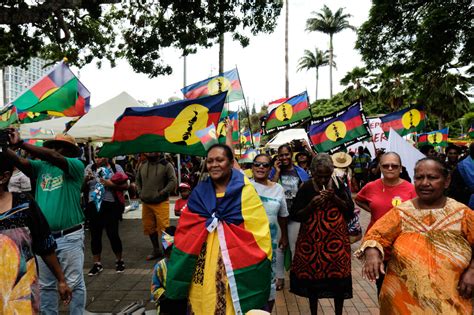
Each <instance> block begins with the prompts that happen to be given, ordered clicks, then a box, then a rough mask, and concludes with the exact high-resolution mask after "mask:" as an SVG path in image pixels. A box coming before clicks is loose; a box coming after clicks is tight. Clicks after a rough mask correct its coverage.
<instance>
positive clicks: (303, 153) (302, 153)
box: [295, 151, 311, 162]
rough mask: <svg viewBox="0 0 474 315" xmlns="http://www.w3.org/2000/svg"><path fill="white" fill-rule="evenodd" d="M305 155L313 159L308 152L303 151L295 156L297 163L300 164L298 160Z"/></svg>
mask: <svg viewBox="0 0 474 315" xmlns="http://www.w3.org/2000/svg"><path fill="white" fill-rule="evenodd" d="M303 155H304V156H306V157H307V158H308V159H310V158H311V154H309V152H308V151H301V152H298V153H296V155H295V160H296V162H298V158H299V157H300V156H303Z"/></svg>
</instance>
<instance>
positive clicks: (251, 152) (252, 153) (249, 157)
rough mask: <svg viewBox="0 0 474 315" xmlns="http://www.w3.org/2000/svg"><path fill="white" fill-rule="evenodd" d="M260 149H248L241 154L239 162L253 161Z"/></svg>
mask: <svg viewBox="0 0 474 315" xmlns="http://www.w3.org/2000/svg"><path fill="white" fill-rule="evenodd" d="M257 154H258V151H257V150H255V149H250V148H249V149H247V150H245V152H244V154H242V155H241V156H240V159H239V163H252V162H253V159H255V157H256V156H257Z"/></svg>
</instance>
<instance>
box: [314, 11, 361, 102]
mask: <svg viewBox="0 0 474 315" xmlns="http://www.w3.org/2000/svg"><path fill="white" fill-rule="evenodd" d="M343 10H344V9H343V8H339V9H338V10H337V11H336V13H334V14H333V13H332V11H331V9H329V8H328V7H327V6H326V5H325V6H324V7H323V8H322V9H321V12H319V13H317V12H312V14H314V15H315V17H312V18H309V19H307V20H306V30H307V31H310V32H313V31H316V32H322V33H324V34H328V35H329V84H330V85H329V93H330V95H331V97H332V64H333V61H334V49H333V45H332V38H333V36H334V34H337V33H339V32H341V31H343V30H345V29H347V28H348V29H351V30H354V31H355V29H356V28H355V27H354V26H352V25H350V24H349V22H348V21H347V19H348V18H350V17H351V16H352V15H350V14H345V13H343Z"/></svg>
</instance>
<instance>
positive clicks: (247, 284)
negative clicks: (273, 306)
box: [234, 259, 272, 313]
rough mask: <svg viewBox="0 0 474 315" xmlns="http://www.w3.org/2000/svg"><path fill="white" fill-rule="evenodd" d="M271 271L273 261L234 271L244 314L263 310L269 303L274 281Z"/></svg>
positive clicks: (265, 261)
mask: <svg viewBox="0 0 474 315" xmlns="http://www.w3.org/2000/svg"><path fill="white" fill-rule="evenodd" d="M271 269H272V266H271V261H270V260H269V259H264V260H263V261H261V262H260V263H258V264H256V265H252V266H249V267H245V268H242V269H237V270H234V276H235V281H236V283H237V292H238V294H239V300H240V307H241V308H242V312H243V313H246V312H248V311H249V310H251V309H259V308H262V307H263V306H264V305H265V304H266V303H267V301H268V297H269V296H270V284H271V280H272V270H271Z"/></svg>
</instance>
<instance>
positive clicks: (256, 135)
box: [252, 132, 261, 148]
mask: <svg viewBox="0 0 474 315" xmlns="http://www.w3.org/2000/svg"><path fill="white" fill-rule="evenodd" d="M252 138H253V144H254V146H255V148H258V147H259V146H260V139H261V135H260V132H256V133H254V134H253V135H252Z"/></svg>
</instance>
